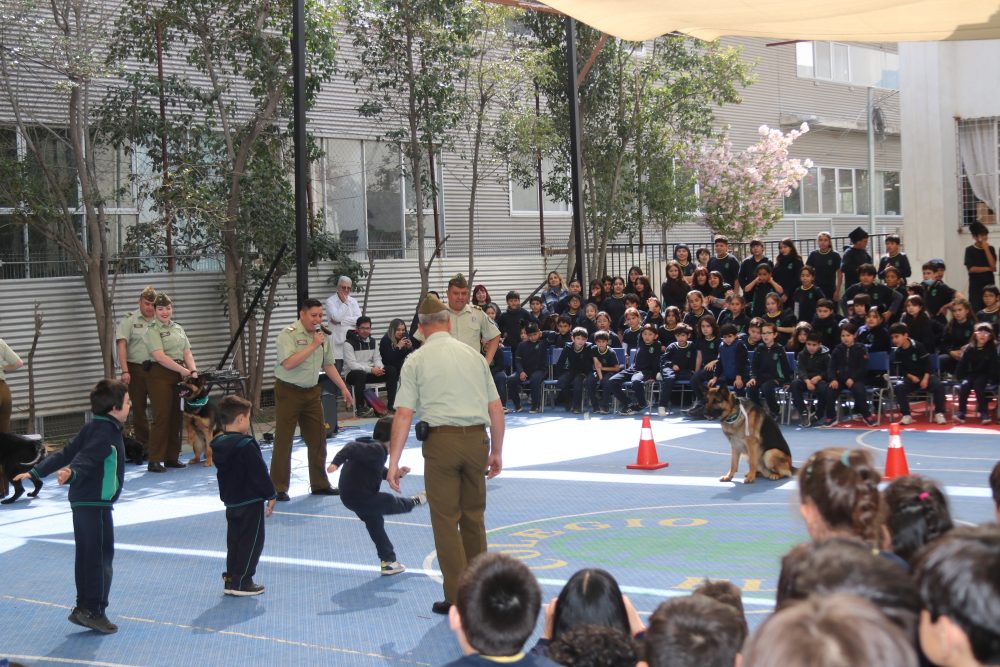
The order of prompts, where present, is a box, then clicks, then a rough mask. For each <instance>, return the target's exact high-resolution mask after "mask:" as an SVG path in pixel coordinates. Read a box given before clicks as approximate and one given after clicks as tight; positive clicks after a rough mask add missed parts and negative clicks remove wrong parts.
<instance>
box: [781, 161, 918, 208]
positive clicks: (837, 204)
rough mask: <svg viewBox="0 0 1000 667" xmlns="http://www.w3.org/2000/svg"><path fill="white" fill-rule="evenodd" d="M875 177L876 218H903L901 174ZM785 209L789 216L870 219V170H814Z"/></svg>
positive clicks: (789, 199)
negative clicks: (877, 216) (865, 217)
mask: <svg viewBox="0 0 1000 667" xmlns="http://www.w3.org/2000/svg"><path fill="white" fill-rule="evenodd" d="M875 176H876V183H875V191H876V198H875V214H876V215H901V209H900V202H901V200H902V198H901V197H900V190H899V189H900V180H899V172H898V171H877V172H876V173H875ZM784 205H785V214H786V215H820V214H822V215H868V170H867V169H852V168H849V167H847V168H845V167H813V168H811V169H809V171H808V173H806V176H805V178H803V179H802V183H801V184H799V187H798V188H796V189H795V190H793V191H792V194H791V195H790V196H788V197H785V200H784Z"/></svg>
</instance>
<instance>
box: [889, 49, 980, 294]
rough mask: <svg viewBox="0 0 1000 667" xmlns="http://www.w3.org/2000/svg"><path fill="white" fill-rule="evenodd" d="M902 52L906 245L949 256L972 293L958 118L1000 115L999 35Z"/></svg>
mask: <svg viewBox="0 0 1000 667" xmlns="http://www.w3.org/2000/svg"><path fill="white" fill-rule="evenodd" d="M899 55H900V69H901V86H900V93H901V96H902V104H901V106H902V137H903V142H902V143H903V150H902V160H903V171H902V179H903V210H904V211H906V224H905V233H906V244H907V251H908V252H909V254H910V255H911V256H912V257H915V258H917V259H920V260H926V259H928V258H931V257H942V258H943V259H944V260H945V263H946V264H947V265H948V267H949V268H948V273H947V276H948V278H947V282H948V284H950V285H952V286H953V287H955V288H957V289H960V290H963V291H965V290H966V289H967V288H968V280H967V278H966V274H965V269H964V267H963V266H962V260H963V256H964V252H965V250H964V249H965V247H966V246H968V245H969V244H971V243H972V239H971V237H970V236H969V234H968V233H967V232H966V231H965V230H964V229H963V228H962V225H961V218H960V204H961V201H960V194H961V193H960V190H959V177H960V174H961V166H960V164H959V162H958V147H957V142H958V133H957V119H971V118H988V117H998V116H1000V66H998V64H997V63H1000V40H987V41H979V42H942V43H914V44H901V45H900V47H899ZM995 243H996V239H994V244H995Z"/></svg>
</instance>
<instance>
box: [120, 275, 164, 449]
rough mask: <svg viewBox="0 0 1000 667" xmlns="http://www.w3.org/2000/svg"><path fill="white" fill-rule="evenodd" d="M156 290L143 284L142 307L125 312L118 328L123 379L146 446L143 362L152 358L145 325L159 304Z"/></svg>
mask: <svg viewBox="0 0 1000 667" xmlns="http://www.w3.org/2000/svg"><path fill="white" fill-rule="evenodd" d="M155 301H156V290H155V289H153V288H152V287H145V288H143V290H142V292H140V293H139V307H138V308H137V309H135V310H133V311H129V312H128V313H126V314H125V317H123V318H121V320H119V321H118V327H117V328H116V329H115V350H116V352H117V353H118V369H119V372H120V373H121V381H122V382H124V383H125V384H127V385H128V395H129V398H130V399H132V412H131V414H132V429H133V436H134V437H135V439H136V440H138V441H139V442H141V443H142V444H143V446H147V445H149V420H148V419H147V418H146V400H147V398H148V395H149V393H148V391H147V389H146V371H145V369H144V368H143V364H144V363H145V362H147V361H150V359H151V357H150V356H149V348H148V347H147V346H146V329H148V328H149V325H151V324H152V323H153V320H154V319H155V318H154V314H155V311H156V307H155V306H154V305H153V303H154V302H155Z"/></svg>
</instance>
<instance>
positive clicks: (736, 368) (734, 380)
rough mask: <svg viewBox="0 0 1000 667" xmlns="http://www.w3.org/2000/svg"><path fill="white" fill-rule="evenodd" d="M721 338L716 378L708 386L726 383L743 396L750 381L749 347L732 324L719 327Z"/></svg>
mask: <svg viewBox="0 0 1000 667" xmlns="http://www.w3.org/2000/svg"><path fill="white" fill-rule="evenodd" d="M758 330H759V329H758ZM719 336H720V337H721V338H722V344H721V345H719V357H718V358H719V363H717V364H716V365H715V377H713V378H712V379H710V380H709V381H708V386H709V387H714V386H715V385H716V384H718V383H719V382H724V383H725V384H727V385H732V386H733V389H734V391H735V392H736V394H737V395H738V396H742V395H743V393H744V387H746V383H747V380H748V379H749V378H748V373H747V346H746V345H745V344H744V343H743V339H742V338H740V336H739V332H738V331H737V330H736V327H735V326H733V325H732V324H728V323H727V324H723V325H722V326H721V327H719Z"/></svg>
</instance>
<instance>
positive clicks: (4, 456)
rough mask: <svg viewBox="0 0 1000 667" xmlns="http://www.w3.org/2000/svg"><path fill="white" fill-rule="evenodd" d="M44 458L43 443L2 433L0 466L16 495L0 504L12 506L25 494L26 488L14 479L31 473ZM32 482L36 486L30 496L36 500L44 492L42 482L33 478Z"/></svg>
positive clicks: (0, 434) (0, 435) (0, 438)
mask: <svg viewBox="0 0 1000 667" xmlns="http://www.w3.org/2000/svg"><path fill="white" fill-rule="evenodd" d="M43 458H45V446H44V445H43V444H42V443H41V442H36V441H34V440H29V439H28V438H22V437H21V436H19V435H14V434H13V433H0V465H2V466H3V472H4V476H5V477H6V478H7V481H8V482H9V483H10V485H11V486H12V487H14V495H13V496H11V497H10V498H6V499H4V500H2V501H0V504H3V505H10V504H11V503H13V502H15V501H17V499H18V498H20V497H21V495H22V494H24V486H22V485H21V482H18V481H15V479H14V477H16V476H17V475H20V474H21V473H23V472H28V471H30V470H31V469H32V468H34V467H35V466H36V465H37V464H38V462H39V461H41V460H42V459H43ZM31 482H32V483H33V484H34V485H35V490H34V491H32V492H30V493H29V494H28V496H29V497H30V498H35V497H37V496H38V492H39V491H41V490H42V482H41V481H40V480H36V479H35V478H32V479H31Z"/></svg>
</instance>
